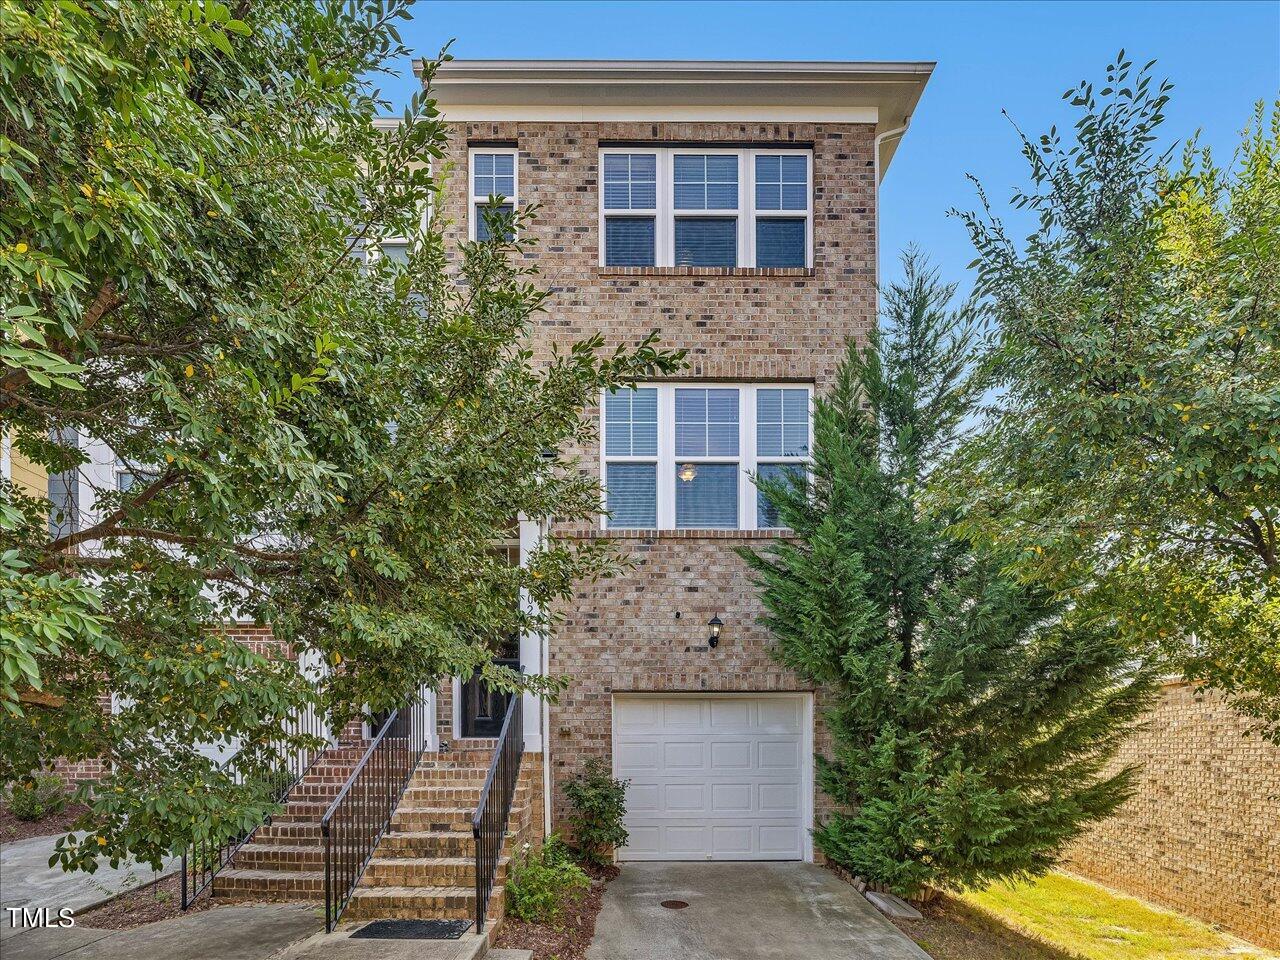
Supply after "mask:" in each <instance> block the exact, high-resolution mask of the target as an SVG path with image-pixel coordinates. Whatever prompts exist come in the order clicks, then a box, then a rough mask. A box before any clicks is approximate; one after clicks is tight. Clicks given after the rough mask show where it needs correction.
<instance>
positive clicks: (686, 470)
mask: <svg viewBox="0 0 1280 960" xmlns="http://www.w3.org/2000/svg"><path fill="white" fill-rule="evenodd" d="M697 475H698V468H697V467H696V466H695V465H694V464H692V463H683V464H681V465H680V472H679V473H677V474H676V476H677V477H679V478H680V479H681V480H683V481H684V482H685V483H688V482H689V481H690V480H693V479H694V478H695V477H697Z"/></svg>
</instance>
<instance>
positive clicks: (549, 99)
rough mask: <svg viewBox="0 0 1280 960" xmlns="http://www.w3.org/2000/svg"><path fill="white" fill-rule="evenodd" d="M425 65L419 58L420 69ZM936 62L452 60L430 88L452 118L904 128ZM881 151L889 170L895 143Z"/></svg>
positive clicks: (890, 141) (416, 66) (890, 140)
mask: <svg viewBox="0 0 1280 960" xmlns="http://www.w3.org/2000/svg"><path fill="white" fill-rule="evenodd" d="M421 64H422V61H415V62H414V70H415V72H420V69H421ZM933 67H934V65H933V63H931V62H903V63H869V62H827V61H812V62H811V61H793V62H783V61H690V60H451V61H449V62H447V63H444V64H441V65H440V67H439V69H438V71H437V73H436V75H435V78H434V80H433V81H432V83H431V93H432V95H433V96H434V97H435V98H436V100H437V102H438V104H439V106H440V110H441V112H442V113H443V114H444V116H445V118H446V119H449V120H453V121H498V120H517V121H525V122H587V123H590V122H608V121H618V122H626V121H630V122H655V123H656V122H663V121H684V122H697V121H706V122H731V123H737V122H747V123H749V122H777V123H783V122H791V123H805V122H810V123H874V124H876V132H877V133H883V132H885V131H887V130H893V129H896V128H898V127H901V126H902V125H903V124H904V123H905V122H906V120H907V118H908V117H910V115H911V113H912V112H913V111H914V110H915V107H916V104H917V103H918V102H919V100H920V95H921V94H922V93H923V91H924V87H925V84H926V83H927V82H928V80H929V75H930V74H931V73H932V71H933ZM898 139H899V138H896V137H893V138H888V139H887V140H886V141H885V142H884V143H883V144H882V147H881V150H882V153H881V157H880V164H881V172H882V173H883V171H884V169H885V168H886V167H887V166H888V163H889V159H890V158H891V157H892V155H893V151H894V149H895V148H896V147H897V143H898Z"/></svg>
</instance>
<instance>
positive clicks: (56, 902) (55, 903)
mask: <svg viewBox="0 0 1280 960" xmlns="http://www.w3.org/2000/svg"><path fill="white" fill-rule="evenodd" d="M62 836H64V834H58V835H57V836H52V837H32V838H31V839H30V840H18V841H17V842H15V843H6V844H4V846H3V849H0V908H3V907H46V908H48V910H49V912H50V913H52V914H55V915H56V914H57V912H58V911H59V910H61V909H62V908H63V907H70V908H71V909H73V910H75V912H76V913H83V912H84V911H86V910H88V909H90V908H91V907H96V906H97V905H98V904H100V903H104V902H105V901H107V900H110V899H111V898H112V897H114V896H116V895H117V894H119V893H122V892H123V891H125V890H132V889H134V888H135V887H140V886H142V885H143V884H147V883H151V882H152V881H153V880H156V879H158V878H159V877H161V876H163V875H165V874H167V873H172V872H173V871H174V870H176V869H177V868H178V864H179V862H180V860H179V858H177V857H171V858H169V859H168V860H166V861H164V864H163V867H162V869H161V870H160V872H159V873H156V872H155V871H154V870H152V869H151V868H150V867H149V866H146V865H144V864H138V863H134V862H129V863H123V864H121V865H120V866H119V867H115V868H113V867H111V866H110V865H108V864H107V863H105V862H104V863H102V864H101V866H99V868H98V870H97V872H96V873H84V872H83V871H80V870H76V871H73V872H71V873H67V872H65V871H63V869H62V868H61V867H58V866H54V867H51V866H49V858H50V857H51V856H52V855H53V849H54V845H55V844H56V843H57V842H58V840H59V839H60V838H61V837H62ZM8 918H9V914H8V912H7V911H5V910H3V909H0V924H3V925H6V926H8V925H9V919H8Z"/></svg>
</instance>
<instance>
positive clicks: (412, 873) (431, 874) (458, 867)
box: [360, 856, 508, 890]
mask: <svg viewBox="0 0 1280 960" xmlns="http://www.w3.org/2000/svg"><path fill="white" fill-rule="evenodd" d="M507 863H508V858H506V857H503V858H502V859H501V860H499V861H498V875H497V880H496V882H497V883H502V882H503V880H504V879H506V875H507ZM360 885H361V886H362V887H363V886H370V887H400V886H408V887H417V886H430V887H465V888H467V889H471V890H474V889H475V885H476V861H475V858H474V857H441V856H428V857H381V856H379V857H375V858H374V859H372V860H370V861H369V866H368V867H367V868H366V869H365V872H364V876H363V877H362V878H361V880H360Z"/></svg>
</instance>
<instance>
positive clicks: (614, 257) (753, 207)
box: [600, 146, 813, 267]
mask: <svg viewBox="0 0 1280 960" xmlns="http://www.w3.org/2000/svg"><path fill="white" fill-rule="evenodd" d="M600 171H601V180H600V183H601V187H600V230H601V237H602V242H601V244H600V260H601V265H602V266H606V267H637V266H640V267H648V266H656V267H807V266H810V265H811V264H812V262H813V253H812V246H813V197H812V182H813V155H812V152H811V151H809V150H805V149H777V150H775V149H731V148H718V147H714V146H706V147H653V148H645V147H643V146H636V147H607V148H604V149H603V150H601V152H600Z"/></svg>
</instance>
